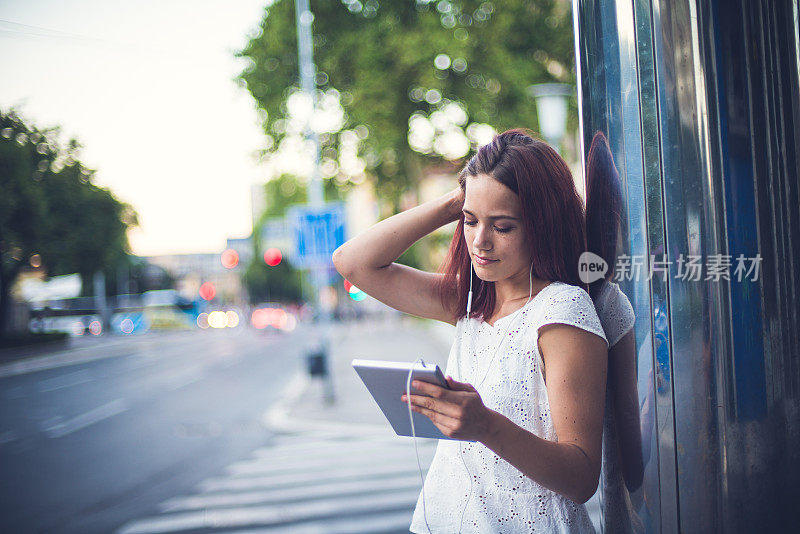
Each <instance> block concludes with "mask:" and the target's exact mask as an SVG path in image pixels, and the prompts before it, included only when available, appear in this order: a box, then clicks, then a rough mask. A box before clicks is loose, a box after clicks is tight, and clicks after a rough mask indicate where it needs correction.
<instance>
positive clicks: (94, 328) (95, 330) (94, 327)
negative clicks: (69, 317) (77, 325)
mask: <svg viewBox="0 0 800 534" xmlns="http://www.w3.org/2000/svg"><path fill="white" fill-rule="evenodd" d="M89 332H91V333H92V335H93V336H99V335H100V334H102V333H103V324H102V323H101V322H100V321H98V320H97V319H95V320H94V321H92V322H91V323H89Z"/></svg>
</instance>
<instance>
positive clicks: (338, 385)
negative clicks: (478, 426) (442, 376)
mask: <svg viewBox="0 0 800 534" xmlns="http://www.w3.org/2000/svg"><path fill="white" fill-rule="evenodd" d="M453 333H454V327H452V326H450V325H448V324H445V323H441V322H438V321H427V320H420V319H415V318H412V317H408V316H402V317H401V316H391V317H389V318H387V319H382V320H367V321H354V322H349V323H334V324H333V325H332V326H331V329H330V334H329V339H330V345H329V352H328V358H329V360H328V368H329V370H330V373H331V378H332V381H333V387H334V394H335V400H334V402H333V403H326V402H325V400H324V389H323V384H322V381H321V380H319V379H315V380H311V379H310V378H309V377H308V375H307V374H306V373H305V369H303V370H301V371H300V372H299V373H298V374H297V375H295V377H294V378H293V379H292V380H291V381H290V383H289V384H287V386H286V387H285V388H284V393H283V396H282V400H281V401H280V402H278V403H277V404H276V405H274V406H272V407H271V408H270V409H269V410H267V412H265V414H264V416H263V419H264V423H265V424H266V425H267V426H268V427H269V428H271V429H273V430H276V431H281V432H297V431H303V430H332V431H337V430H338V431H342V430H346V431H347V432H356V433H358V432H366V433H369V434H381V433H385V434H386V435H390V436H393V435H394V432H393V430H392V428H391V426H389V423H388V422H387V421H386V418H385V417H384V415H383V413H382V412H381V411H380V408H378V405H377V403H376V402H375V401H374V399H373V398H372V396H371V395H370V394H369V392H368V391H367V388H366V386H364V383H363V382H361V379H360V378H359V377H358V375H357V374H356V372H355V371H354V370H353V367H352V365H351V362H352V361H353V360H354V359H367V360H391V361H407V362H413V361H414V360H416V359H417V358H422V359H423V360H425V363H428V364H439V366H440V367H441V368H442V370H444V368H445V366H446V363H447V356H448V354H449V352H450V345H451V342H452V336H453ZM397 402H401V401H400V398H399V397H398V400H397Z"/></svg>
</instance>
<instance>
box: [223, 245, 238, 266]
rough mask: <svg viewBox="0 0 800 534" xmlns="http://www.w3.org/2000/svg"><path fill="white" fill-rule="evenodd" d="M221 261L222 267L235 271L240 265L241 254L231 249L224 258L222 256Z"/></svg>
mask: <svg viewBox="0 0 800 534" xmlns="http://www.w3.org/2000/svg"><path fill="white" fill-rule="evenodd" d="M220 261H221V262H222V266H223V267H225V268H226V269H233V268H234V267H236V266H237V265H239V253H238V252H236V251H235V250H233V249H232V248H229V249H228V250H226V251H225V252H223V253H222V256H220Z"/></svg>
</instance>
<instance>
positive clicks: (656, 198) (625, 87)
mask: <svg viewBox="0 0 800 534" xmlns="http://www.w3.org/2000/svg"><path fill="white" fill-rule="evenodd" d="M573 7H574V20H575V24H576V47H577V50H578V71H579V72H578V78H579V89H578V95H579V104H580V108H581V121H582V122H581V124H582V134H583V135H582V143H583V152H584V156H587V155H588V151H589V148H590V146H591V145H592V140H593V138H594V137H595V135H596V134H597V133H598V132H602V133H603V134H604V135H605V137H607V138H608V147H609V148H610V156H611V158H610V159H611V160H613V162H612V163H611V165H612V166H613V167H614V171H615V173H618V175H619V180H620V185H621V192H622V195H623V199H622V207H623V209H622V214H621V215H622V217H621V221H620V223H621V224H619V227H618V228H617V229H616V231H617V232H618V236H617V242H618V243H619V246H618V249H617V254H618V255H619V256H618V259H619V260H620V261H621V262H622V263H623V264H624V265H626V268H624V269H619V270H617V273H616V274H615V276H614V282H615V283H618V284H619V286H620V288H621V289H622V291H623V292H624V293H625V295H626V296H627V297H628V299H629V301H630V302H631V305H632V307H633V310H634V313H635V316H636V322H635V325H634V336H635V349H634V350H635V355H633V357H634V358H635V361H636V374H637V377H638V378H637V384H635V389H636V392H637V395H638V399H637V400H638V405H639V408H640V413H639V417H638V418H639V424H640V429H641V449H642V450H641V451H638V452H637V453H636V454H640V455H641V461H642V463H643V479H642V481H641V483H640V484H632V485H630V486H629V487H628V488H627V489H626V490H623V491H628V490H630V491H628V493H627V495H626V497H625V498H626V499H629V500H630V504H631V508H632V510H631V511H630V512H629V514H630V517H629V518H627V517H625V518H624V519H625V521H624V524H622V521H623V519H621V518H620V517H615V518H609V517H604V523H609V527H608V528H607V529H606V531H608V532H637V531H646V532H660V531H661V530H662V524H661V521H662V515H663V513H662V507H663V506H664V499H666V503H667V509H668V510H674V509H675V498H676V494H675V486H674V483H673V486H672V488H671V489H670V488H669V487H667V488H666V492H664V488H663V480H670V479H671V480H673V481H674V480H675V476H676V475H675V462H674V434H673V422H672V388H671V383H670V379H669V377H670V372H669V365H670V363H669V360H668V355H669V351H668V341H667V339H666V335H664V336H661V337H659V338H656V337H654V327H653V322H654V319H655V320H660V321H661V323H663V322H664V319H665V318H666V308H665V306H663V304H661V305H656V306H654V304H653V303H654V302H656V301H654V300H653V298H652V296H651V290H650V281H649V279H648V272H647V271H648V269H647V267H648V265H647V259H649V257H650V247H651V246H652V243H650V241H651V240H652V239H653V238H654V236H653V235H651V233H653V232H655V233H656V234H657V233H658V228H659V226H658V225H649V224H648V220H649V217H650V213H649V211H648V209H649V204H650V203H653V202H654V203H656V204H658V209H656V213H658V214H660V209H661V208H660V203H661V195H660V185H658V186H657V191H653V189H652V186H653V183H656V184H658V183H660V176H659V175H658V156H657V154H655V155H654V154H653V153H652V152H648V153H644V152H643V132H642V121H643V120H644V121H645V122H646V123H647V124H648V127H650V126H652V123H653V122H654V120H655V115H654V114H655V113H656V109H655V103H654V102H653V98H652V97H653V95H654V86H653V75H652V72H653V68H652V56H651V57H650V59H647V58H645V59H644V60H643V61H644V62H645V63H647V62H648V61H649V62H650V64H651V67H650V69H649V72H650V76H649V81H646V82H645V85H646V87H645V89H644V91H645V92H646V93H647V94H648V95H650V96H649V99H648V98H647V97H646V98H645V101H644V102H643V105H644V106H646V109H644V110H643V108H642V107H641V105H640V76H639V74H640V71H639V53H638V45H637V27H636V23H637V19H636V17H635V14H634V10H633V5H632V4H630V3H625V2H616V1H597V2H595V1H586V2H583V1H576V2H575V3H574V6H573ZM640 7H641V6H640ZM652 131H656V132H657V129H653V128H650V130H649V131H648V133H647V134H646V135H650V134H651V132H652ZM654 158H655V160H654ZM587 163H588V162H587V161H584V168H586V167H587ZM654 170H655V172H656V175H655V176H653V175H652V172H653V171H654ZM648 173H649V175H647V174H648ZM646 179H647V180H649V181H650V182H651V183H650V184H648V183H646ZM589 181H591V177H590V178H589ZM653 181H655V182H653ZM591 189H592V188H591V187H589V186H588V184H587V187H585V190H586V191H587V195H591ZM587 203H590V201H589V199H588V198H587ZM659 217H660V215H659ZM655 242H656V246H658V243H662V242H663V233H662V237H660V238H659V237H658V236H655ZM662 293H663V291H662ZM662 330H663V329H662ZM654 349H655V350H654ZM656 353H659V354H665V355H667V359H666V360H665V361H664V362H663V365H661V366H656V365H655V359H654V355H655V354H656ZM604 447H605V444H604ZM626 460H630V459H623V460H622V461H623V462H624V461H626ZM636 460H639V459H638V458H637V459H636ZM604 477H605V473H604V475H603V477H601V485H602V484H603V483H604V480H605V479H604ZM601 491H603V488H602V487H601ZM604 512H607V511H604ZM605 515H606V516H607V515H608V514H607V513H606V514H605ZM665 531H667V532H669V531H670V529H669V528H667V529H666V530H665Z"/></svg>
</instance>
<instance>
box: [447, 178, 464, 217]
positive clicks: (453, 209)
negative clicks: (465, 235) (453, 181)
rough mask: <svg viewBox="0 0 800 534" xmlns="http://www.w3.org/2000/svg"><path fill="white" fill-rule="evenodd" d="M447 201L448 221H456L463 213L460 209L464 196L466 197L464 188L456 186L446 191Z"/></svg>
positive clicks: (461, 208) (462, 206)
mask: <svg viewBox="0 0 800 534" xmlns="http://www.w3.org/2000/svg"><path fill="white" fill-rule="evenodd" d="M447 196H448V198H449V202H448V203H447V212H448V219H449V220H450V221H457V220H458V219H460V218H461V216H462V215H463V212H462V211H461V210H463V209H464V198H465V197H466V195H465V193H464V190H463V189H461V186H459V187H456V188H455V189H453V190H452V191H450V192H449V193H447Z"/></svg>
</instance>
